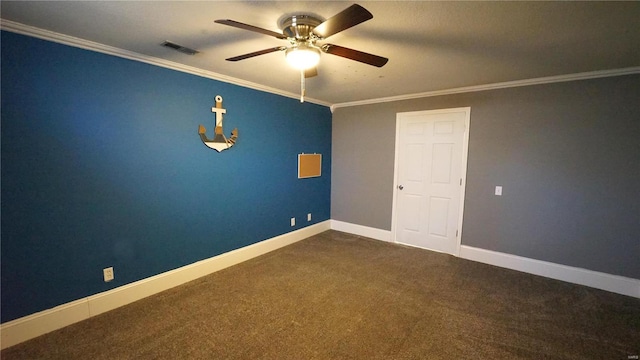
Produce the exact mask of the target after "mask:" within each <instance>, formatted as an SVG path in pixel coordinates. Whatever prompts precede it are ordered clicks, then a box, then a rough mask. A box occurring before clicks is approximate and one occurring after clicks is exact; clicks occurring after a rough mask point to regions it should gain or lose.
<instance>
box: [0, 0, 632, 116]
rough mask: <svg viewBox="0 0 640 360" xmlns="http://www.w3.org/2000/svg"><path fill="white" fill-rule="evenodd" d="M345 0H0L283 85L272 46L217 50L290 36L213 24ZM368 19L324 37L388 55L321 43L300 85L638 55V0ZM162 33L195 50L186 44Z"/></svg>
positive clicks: (565, 67)
mask: <svg viewBox="0 0 640 360" xmlns="http://www.w3.org/2000/svg"><path fill="white" fill-rule="evenodd" d="M351 4H353V3H352V2H338V1H314V2H284V1H275V2H273V1H242V2H239V1H235V2H220V1H207V2H188V1H182V2H167V1H134V2H122V1H86V2H84V1H72V2H57V1H45V2H31V1H29V2H26V1H4V0H3V1H1V2H0V14H1V17H2V18H3V19H5V20H9V21H11V22H16V23H20V24H24V25H28V26H33V27H36V28H40V29H45V30H50V31H53V32H56V33H60V34H64V35H69V36H73V37H77V38H80V39H85V40H89V41H92V42H97V43H100V44H105V45H108V46H112V47H116V48H119V49H123V50H128V51H132V52H135V53H139V54H142V55H145V56H150V57H155V58H160V59H164V60H169V61H172V62H176V63H180V64H183V65H187V66H191V67H195V68H199V69H202V70H205V71H210V72H214V73H217V74H222V75H224V76H227V77H230V78H235V79H239V80H241V81H244V82H251V83H256V84H261V85H263V86H265V87H268V88H273V89H277V90H279V91H281V92H287V93H291V94H297V93H299V86H300V78H299V73H298V72H297V71H296V70H294V69H292V68H290V67H288V65H287V64H286V62H285V60H284V53H282V52H275V53H271V54H267V55H263V56H258V57H254V58H250V59H246V60H243V61H240V62H228V61H225V60H224V59H225V58H228V57H232V56H236V55H241V54H244V53H248V52H252V51H257V50H261V49H266V48H270V47H274V46H280V45H287V42H286V41H283V40H278V39H276V38H273V37H269V36H266V35H262V34H258V33H253V32H250V31H245V30H241V29H236V28H232V27H229V26H224V25H220V24H216V23H214V22H213V21H214V20H216V19H233V20H237V21H240V22H243V23H247V24H251V25H255V26H258V27H262V28H265V29H269V30H273V31H276V32H280V30H279V29H278V19H280V18H281V17H282V16H283V15H285V14H293V13H296V12H303V13H309V12H311V13H314V14H317V15H319V16H321V17H324V18H329V17H331V16H333V15H335V14H336V13H338V12H340V11H342V10H343V9H345V8H347V7H348V6H350V5H351ZM358 4H360V5H362V6H363V7H365V8H366V9H367V10H369V11H370V12H371V13H372V14H373V16H374V17H373V19H371V20H369V21H367V22H364V23H362V24H360V25H357V26H355V27H353V28H350V29H348V30H345V31H343V32H341V33H339V34H336V35H334V36H332V37H330V38H329V39H328V40H326V41H325V42H330V43H333V44H336V45H341V46H345V47H348V48H352V49H357V50H361V51H365V52H369V53H373V54H376V55H381V56H384V57H388V58H389V59H390V60H389V62H388V64H387V65H385V66H384V67H382V68H376V67H373V66H369V65H365V64H361V63H358V62H355V61H351V60H347V59H344V58H340V57H337V56H333V55H329V54H322V59H321V63H320V65H319V68H318V70H319V75H318V76H317V77H314V78H310V79H308V80H307V96H308V97H309V98H311V99H315V100H316V101H318V102H321V103H325V104H340V103H348V102H354V101H361V100H368V99H377V98H384V97H392V96H402V95H407V94H416V93H424V92H431V91H439V90H446V89H453V88H460V87H469V86H478V85H485V84H493V83H500V82H508V81H517V80H523V79H532V78H540V77H548V76H558V75H564V74H574V73H582V72H592V71H601V70H610V69H622V68H629V67H637V66H639V65H640V25H639V24H640V20H639V19H640V2H637V1H632V2H457V1H451V2H422V1H414V2H403V1H393V2H385V1H376V2H371V1H363V2H358ZM164 40H170V41H172V42H175V43H178V44H180V45H183V46H186V47H190V48H194V49H197V50H198V51H200V53H199V54H197V55H195V56H188V55H184V54H181V53H178V52H176V51H173V50H170V49H167V48H164V47H161V46H160V45H159V44H160V43H162V42H163V41H164Z"/></svg>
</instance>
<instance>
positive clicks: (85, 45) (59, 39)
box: [0, 19, 331, 107]
mask: <svg viewBox="0 0 640 360" xmlns="http://www.w3.org/2000/svg"><path fill="white" fill-rule="evenodd" d="M0 29H2V30H6V31H10V32H14V33H17V34H21V35H27V36H31V37H35V38H38V39H42V40H47V41H52V42H55V43H59V44H63V45H69V46H73V47H77V48H81V49H85V50H90V51H95V52H99V53H103V54H107V55H113V56H117V57H121V58H124V59H129V60H134V61H139V62H143V63H146V64H150V65H155V66H159V67H163V68H166V69H171V70H176V71H180V72H184V73H187V74H192V75H196V76H200V77H204V78H208V79H213V80H218V81H222V82H225V83H229V84H234V85H238V86H242V87H246V88H249V89H254V90H259V91H264V92H267V93H272V94H276V95H281V96H284V97H288V98H294V99H300V94H295V93H292V92H288V91H283V90H279V89H276V88H272V87H268V86H264V85H260V84H257V83H254V82H250V81H246V80H242V79H238V78H234V77H231V76H227V75H223V74H219V73H216V72H213V71H208V70H202V69H199V68H196V67H193V66H188V65H183V64H179V63H176V62H173V61H168V60H164V59H160V58H156V57H153V56H148V55H143V54H139V53H136V52H133V51H129V50H124V49H120V48H117V47H113V46H109V45H104V44H100V43H97V42H93V41H89V40H84V39H80V38H77V37H73V36H68V35H64V34H60V33H56V32H53V31H49V30H44V29H40V28H37V27H33V26H29V25H25V24H21V23H17V22H15V21H11V20H5V19H0ZM305 101H307V102H310V103H314V104H318V105H324V106H327V107H330V106H331V104H330V103H328V102H326V101H322V100H318V99H313V98H309V97H305Z"/></svg>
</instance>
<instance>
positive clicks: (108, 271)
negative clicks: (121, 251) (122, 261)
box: [102, 267, 114, 282]
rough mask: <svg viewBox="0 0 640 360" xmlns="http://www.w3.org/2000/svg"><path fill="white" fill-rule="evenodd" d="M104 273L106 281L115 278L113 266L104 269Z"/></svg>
mask: <svg viewBox="0 0 640 360" xmlns="http://www.w3.org/2000/svg"><path fill="white" fill-rule="evenodd" d="M102 275H104V282H109V281H111V280H113V279H114V276H113V267H108V268H104V269H102Z"/></svg>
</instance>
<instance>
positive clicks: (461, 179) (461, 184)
mask: <svg viewBox="0 0 640 360" xmlns="http://www.w3.org/2000/svg"><path fill="white" fill-rule="evenodd" d="M460 186H462V178H460Z"/></svg>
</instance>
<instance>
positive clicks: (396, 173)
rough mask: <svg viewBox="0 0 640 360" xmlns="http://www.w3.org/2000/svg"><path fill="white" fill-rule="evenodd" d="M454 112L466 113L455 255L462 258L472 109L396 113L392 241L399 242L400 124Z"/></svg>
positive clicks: (460, 108)
mask: <svg viewBox="0 0 640 360" xmlns="http://www.w3.org/2000/svg"><path fill="white" fill-rule="evenodd" d="M453 112H464V113H465V120H464V128H465V129H464V134H463V138H462V164H461V166H462V169H461V170H462V171H461V174H460V177H461V179H462V184H461V185H460V211H459V214H458V228H457V229H456V232H457V236H456V247H455V249H456V250H455V253H454V254H453V255H455V256H460V244H461V239H462V221H463V218H464V198H465V192H466V188H467V157H468V153H469V126H470V124H471V107H459V108H448V109H437V110H422V111H409V112H400V113H396V143H395V156H394V162H393V206H392V209H391V241H392V242H394V243H397V242H398V239H397V230H398V228H397V226H398V219H397V217H398V208H397V206H398V177H399V176H400V171H399V168H398V164H399V159H398V158H399V156H400V146H399V144H400V123H401V121H402V119H403V118H404V117H406V116H416V115H433V114H447V113H453ZM434 251H435V250H434Z"/></svg>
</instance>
